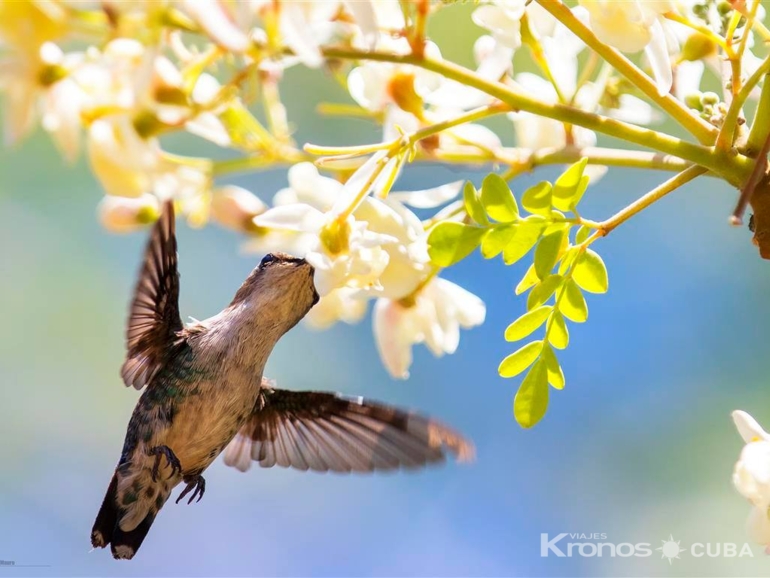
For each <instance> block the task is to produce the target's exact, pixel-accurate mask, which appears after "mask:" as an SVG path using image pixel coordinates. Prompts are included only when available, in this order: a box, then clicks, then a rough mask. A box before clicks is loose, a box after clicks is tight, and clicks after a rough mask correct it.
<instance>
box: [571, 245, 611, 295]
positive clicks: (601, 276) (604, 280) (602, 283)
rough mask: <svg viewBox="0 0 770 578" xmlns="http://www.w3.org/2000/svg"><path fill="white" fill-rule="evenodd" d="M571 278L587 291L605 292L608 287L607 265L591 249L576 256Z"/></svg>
mask: <svg viewBox="0 0 770 578" xmlns="http://www.w3.org/2000/svg"><path fill="white" fill-rule="evenodd" d="M572 278H573V279H574V280H575V282H576V283H577V284H578V285H580V287H582V288H583V289H584V290H586V291H588V292H589V293H606V292H607V289H608V288H609V283H610V282H609V279H608V277H607V267H606V266H605V265H604V261H602V258H601V257H599V255H598V254H597V253H595V252H594V251H592V250H591V249H586V250H585V252H584V253H583V254H582V255H580V257H578V259H577V261H576V262H575V266H574V268H573V271H572Z"/></svg>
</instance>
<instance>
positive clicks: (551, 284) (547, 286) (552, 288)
mask: <svg viewBox="0 0 770 578" xmlns="http://www.w3.org/2000/svg"><path fill="white" fill-rule="evenodd" d="M562 281H564V277H562V276H561V275H549V276H548V277H546V278H545V279H543V280H542V281H541V282H540V283H538V284H537V285H535V286H534V287H533V288H532V291H530V293H529V297H527V309H534V308H535V307H540V306H541V305H542V304H543V303H545V302H546V301H548V300H549V299H550V298H551V297H552V296H553V294H554V293H555V292H556V290H557V289H558V288H559V287H560V286H561V284H562Z"/></svg>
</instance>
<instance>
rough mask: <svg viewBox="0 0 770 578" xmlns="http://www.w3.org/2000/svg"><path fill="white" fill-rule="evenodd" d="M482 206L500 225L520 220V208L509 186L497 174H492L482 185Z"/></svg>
mask: <svg viewBox="0 0 770 578" xmlns="http://www.w3.org/2000/svg"><path fill="white" fill-rule="evenodd" d="M481 204H482V205H484V208H485V209H486V211H487V214H488V215H489V216H490V217H492V218H493V219H494V220H495V221H499V222H500V223H511V222H513V221H515V220H517V219H518V218H519V206H518V205H517V204H516V199H515V198H514V197H513V193H512V192H511V189H510V188H508V184H507V183H506V182H505V180H504V179H503V178H502V177H501V176H500V175H498V174H497V173H490V174H488V175H487V176H486V177H485V178H484V182H483V183H482V184H481Z"/></svg>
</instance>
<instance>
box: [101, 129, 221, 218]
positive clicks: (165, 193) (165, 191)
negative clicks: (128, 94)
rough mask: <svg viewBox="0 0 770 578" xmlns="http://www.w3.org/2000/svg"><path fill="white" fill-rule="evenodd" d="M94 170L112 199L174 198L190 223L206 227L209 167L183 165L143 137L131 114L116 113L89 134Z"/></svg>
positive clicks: (152, 139) (158, 145) (152, 141)
mask: <svg viewBox="0 0 770 578" xmlns="http://www.w3.org/2000/svg"><path fill="white" fill-rule="evenodd" d="M88 158H89V161H90V163H91V169H92V171H93V173H94V175H96V177H97V178H98V179H99V181H100V182H101V184H102V187H104V190H105V192H106V193H107V194H108V195H114V196H119V197H141V196H142V195H144V194H145V193H152V194H154V195H156V196H157V197H158V198H159V199H171V198H173V199H175V200H177V201H178V202H179V203H180V208H181V211H182V212H183V213H184V214H186V215H187V217H188V219H189V221H190V223H191V224H192V225H200V224H202V223H203V222H204V221H205V219H206V216H207V207H208V203H206V202H205V201H204V197H205V196H206V195H207V194H208V193H209V191H210V185H211V178H210V175H209V172H208V166H207V165H206V166H204V165H201V166H197V165H195V166H193V165H184V164H179V163H176V162H172V161H171V160H169V159H167V158H166V157H165V156H164V153H163V151H162V150H161V148H160V144H159V143H158V141H157V139H154V138H148V139H143V138H142V137H140V136H139V135H138V134H137V133H136V130H134V127H133V124H132V122H131V119H130V118H129V117H128V116H127V115H112V116H109V117H105V118H102V119H99V120H97V121H95V122H93V123H92V124H91V127H90V128H89V131H88Z"/></svg>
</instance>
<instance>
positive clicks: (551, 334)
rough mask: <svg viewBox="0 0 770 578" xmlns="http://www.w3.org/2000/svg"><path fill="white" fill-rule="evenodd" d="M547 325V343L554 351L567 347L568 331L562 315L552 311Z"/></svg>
mask: <svg viewBox="0 0 770 578" xmlns="http://www.w3.org/2000/svg"><path fill="white" fill-rule="evenodd" d="M548 323H549V325H548V342H549V343H550V344H551V345H553V346H554V347H555V348H556V349H565V348H566V347H567V345H569V330H568V329H567V323H566V321H564V315H562V314H561V313H560V312H559V311H554V312H553V313H552V314H551V319H550V320H549V321H548Z"/></svg>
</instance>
